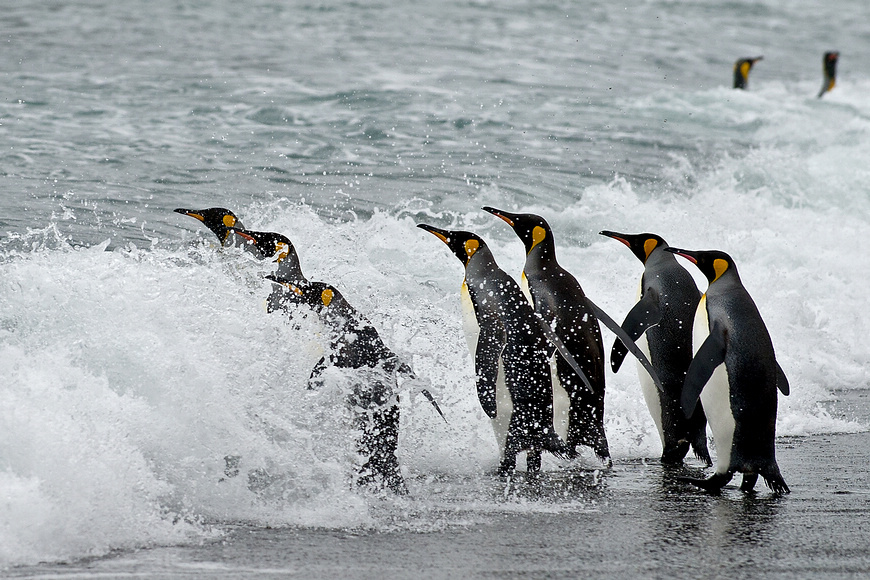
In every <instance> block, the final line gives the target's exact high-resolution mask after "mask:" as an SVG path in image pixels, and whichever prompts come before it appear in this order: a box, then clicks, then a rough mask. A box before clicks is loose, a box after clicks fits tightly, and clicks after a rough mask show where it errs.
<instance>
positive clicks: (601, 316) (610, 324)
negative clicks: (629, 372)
mask: <svg viewBox="0 0 870 580" xmlns="http://www.w3.org/2000/svg"><path fill="white" fill-rule="evenodd" d="M586 302H587V303H588V304H589V307H590V308H591V309H592V312H593V313H594V314H595V318H597V319H598V320H600V321H601V322H603V323H604V326H606V327H607V328H609V329H610V331H611V332H613V334H615V335H616V336H618V337H619V339H620V340H621V341H622V344H624V345H625V346H626V347H627V348H628V351H629V352H630V353H631V354H633V355H634V356H635V358H637V360H638V362H640V364H641V366H643V368H644V369H646V372H647V373H649V376H650V378H651V379H652V380H653V382H654V383H655V385H656V388H657V389H658V390H659V392H661V393H664V392H665V387H664V386H663V385H662V381H661V379H659V375H658V373H656V370H655V369H654V368H653V366H652V363H651V362H649V359H648V358H646V355H645V354H643V351H642V350H640V348H638V346H637V345H636V344H635V343H634V341H633V340H632V339H631V337H630V336H628V334H626V332H625V331H624V330H623V329H622V327H621V326H619V325H618V324H616V321H615V320H613V319H612V318H611V317H610V315H609V314H607V313H606V312H604V311H603V310H602V309H601V308H599V307H598V306H597V305H596V304H595V303H594V302H592V301H591V300H589V298H588V297H587V298H586Z"/></svg>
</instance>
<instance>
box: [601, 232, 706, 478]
mask: <svg viewBox="0 0 870 580" xmlns="http://www.w3.org/2000/svg"><path fill="white" fill-rule="evenodd" d="M601 235H602V236H607V237H609V238H613V239H614V240H617V241H619V242H622V243H623V244H625V245H626V246H628V249H630V250H631V252H632V253H633V254H634V255H635V256H636V257H637V258H638V259H639V260H640V261H641V263H642V264H643V265H644V270H643V275H642V276H641V278H640V287H639V288H638V296H637V298H638V301H637V303H636V304H635V305H634V307H632V309H631V310H630V311H629V312H628V315H626V317H625V321H624V322H623V323H622V329H623V330H624V331H625V332H626V333H627V334H628V336H629V337H630V338H632V339H635V340H637V343H638V345H640V347H641V350H643V351H645V352H646V353H647V356H648V357H649V359H650V360H651V361H652V364H653V367H655V369H656V372H657V373H658V375H659V378H660V379H661V381H662V386H663V389H662V390H659V389H657V388H656V386H655V385H654V384H653V383H652V381H651V380H649V378H648V375H647V374H646V373H645V372H641V370H640V369H638V378H639V379H640V384H641V390H642V391H643V397H644V400H645V401H646V405H647V408H648V409H649V412H650V415H652V418H653V422H654V423H655V425H656V429H657V430H658V432H659V438H660V439H661V442H662V458H661V459H662V462H663V463H681V462H682V461H683V458H684V457H685V456H686V453H688V451H689V445H690V444H691V446H692V449H693V450H694V451H695V456H696V457H698V459H701V460H703V461H705V462H706V463H707V465H712V461H711V460H710V452H709V451H708V450H707V418H706V417H705V416H704V410H703V408H702V407H701V406H700V405H698V407H697V408H696V409H695V411H694V413H692V416H691V417H689V418H688V419H687V418H686V417H685V415H684V414H683V410H682V408H681V407H680V395H681V393H682V391H683V383H684V382H685V380H686V371H687V370H688V369H689V364H690V363H691V362H692V320H693V319H694V316H695V310H696V309H697V308H698V302H699V301H700V299H701V293H700V292H699V291H698V287H697V286H696V285H695V280H694V279H693V278H692V275H691V274H689V272H687V271H686V269H685V268H683V267H682V266H681V265H680V264H678V263H677V259H676V257H675V256H674V255H673V254H671V253H669V252H666V251H665V248H667V247H668V244H667V242H665V240H664V239H663V238H662V237H661V236H658V235H656V234H649V233H645V234H620V233H617V232H610V231H603V232H601ZM626 353H627V351H626V349H625V346H624V345H623V344H622V342H621V341H619V340H617V341H616V342H614V344H613V349H612V351H611V355H610V364H611V367H612V368H613V372H617V371H618V370H619V367H620V366H621V365H622V361H623V360H624V358H625V355H626Z"/></svg>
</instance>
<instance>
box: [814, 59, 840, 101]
mask: <svg viewBox="0 0 870 580" xmlns="http://www.w3.org/2000/svg"><path fill="white" fill-rule="evenodd" d="M839 58H840V53H839V52H837V51H836V50H832V51H829V52H826V53H825V54H824V56H823V57H822V72H823V74H824V79H823V80H822V90H820V91H819V95H818V98H820V99H821V98H822V95H824V94H825V93H827V92H828V91H830V90H831V89H833V88H834V86H835V85H836V84H837V60H838V59H839Z"/></svg>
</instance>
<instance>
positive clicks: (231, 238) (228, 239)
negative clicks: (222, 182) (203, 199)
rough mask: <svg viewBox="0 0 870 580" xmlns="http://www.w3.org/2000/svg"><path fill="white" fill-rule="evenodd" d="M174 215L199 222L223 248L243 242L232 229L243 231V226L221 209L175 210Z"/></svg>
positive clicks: (228, 212) (232, 215)
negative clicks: (178, 214) (184, 216)
mask: <svg viewBox="0 0 870 580" xmlns="http://www.w3.org/2000/svg"><path fill="white" fill-rule="evenodd" d="M173 211H175V213H180V214H182V215H187V216H190V217H192V218H194V219H197V220H199V221H201V222H202V223H203V224H204V225H205V226H206V227H207V228H208V229H210V230H211V231H212V232H213V233H214V235H216V236H217V239H218V241H219V242H220V243H221V245H222V246H224V247H231V246H238V245H241V244H242V243H243V242H244V240H243V239H241V238H239V237H237V236H236V235H235V234H234V233H233V231H232V228H236V229H240V230H241V229H244V228H245V226H244V225H242V222H241V221H240V220H239V218H237V217H236V214H234V213H233V212H231V211H230V210H228V209H226V208H223V207H210V208H208V209H184V208H181V207H179V208H177V209H175V210H173Z"/></svg>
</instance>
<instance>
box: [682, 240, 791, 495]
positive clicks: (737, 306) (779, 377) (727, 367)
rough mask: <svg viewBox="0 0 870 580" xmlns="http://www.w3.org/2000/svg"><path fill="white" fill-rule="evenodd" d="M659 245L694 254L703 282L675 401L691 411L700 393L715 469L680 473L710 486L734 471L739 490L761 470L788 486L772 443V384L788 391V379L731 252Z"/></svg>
mask: <svg viewBox="0 0 870 580" xmlns="http://www.w3.org/2000/svg"><path fill="white" fill-rule="evenodd" d="M665 251H667V252H671V253H674V254H677V255H679V256H683V257H684V258H686V259H688V260H689V261H690V262H693V263H694V264H695V265H696V266H698V269H700V270H701V272H702V273H703V274H704V276H706V277H707V280H708V281H709V283H710V284H709V286H708V288H707V292H706V293H705V294H704V295H703V296H701V300H700V302H699V303H698V309H697V312H696V314H695V322H694V348H695V356H694V358H693V359H692V363H691V364H690V365H689V370H688V373H687V375H686V381H685V384H684V386H683V394H682V407H683V411H684V412H685V414H686V416H687V417H690V416H692V414H693V412H694V410H695V406H696V405H697V402H698V398H699V397H700V399H701V403H702V404H703V405H704V410H705V411H706V414H707V420H708V421H709V422H710V428H711V430H712V431H713V441H714V443H715V444H716V451H717V457H716V470H715V472H714V474H713V475H712V476H710V477H709V478H708V479H692V478H686V481H689V482H690V483H693V484H694V485H697V486H698V487H701V488H703V489H706V490H708V491H717V490H719V489H721V488H722V487H723V486H724V485H725V484H727V483H728V482H729V481H731V478H732V477H733V476H734V473H735V472H740V473H743V483H742V485H741V486H740V489H741V490H743V491H751V490H752V489H753V488H754V487H755V483H756V481H757V480H758V476H759V475H760V476H761V477H763V478H764V481H765V483H767V486H768V487H769V488H770V489H772V490H773V491H774V493H777V494H780V493H788V491H789V489H788V485H786V483H785V480H784V479H783V478H782V475H781V474H780V471H779V466H778V465H777V463H776V453H775V449H774V447H775V445H774V440H775V437H776V406H777V389H779V391H781V392H782V394H784V395H788V393H789V385H788V379H787V378H786V376H785V373H784V372H783V371H782V368H780V366H779V363H777V362H776V355H775V353H774V350H773V343H772V342H771V339H770V334H769V333H768V331H767V327H766V326H765V324H764V321H763V320H762V319H761V314H759V312H758V308H757V307H756V306H755V302H753V300H752V298H751V297H750V296H749V293H748V292H747V291H746V289H745V288H744V287H743V284H742V282H741V281H740V276H739V275H738V274H737V267H736V266H735V265H734V260H732V259H731V257H730V256H729V255H728V254H726V253H724V252H719V251H715V250H707V251H689V250H681V249H678V248H666V249H665Z"/></svg>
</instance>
